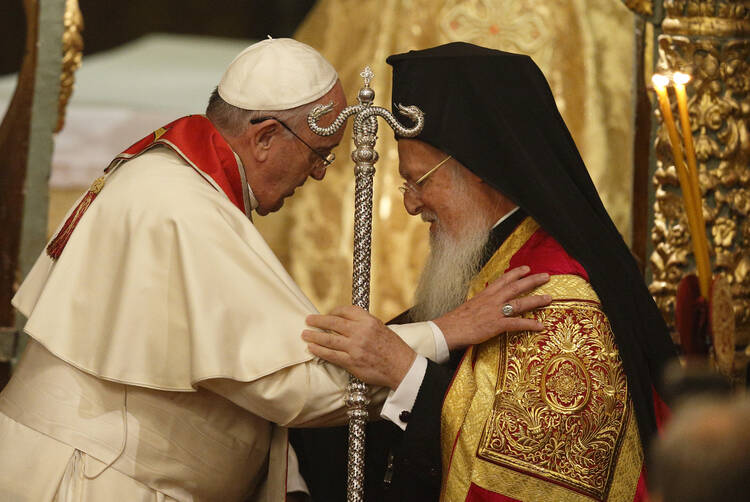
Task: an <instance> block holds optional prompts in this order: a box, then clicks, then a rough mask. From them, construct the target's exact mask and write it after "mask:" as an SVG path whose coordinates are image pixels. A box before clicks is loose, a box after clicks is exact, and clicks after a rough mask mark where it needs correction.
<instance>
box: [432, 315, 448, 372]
mask: <svg viewBox="0 0 750 502" xmlns="http://www.w3.org/2000/svg"><path fill="white" fill-rule="evenodd" d="M427 324H429V326H430V328H432V336H433V337H435V362H436V363H438V364H442V363H444V362H446V361H447V360H448V359H449V358H450V357H451V354H450V351H449V350H448V342H446V341H445V335H444V334H443V331H442V330H441V329H440V328H439V327H438V325H437V324H435V323H434V322H432V321H427Z"/></svg>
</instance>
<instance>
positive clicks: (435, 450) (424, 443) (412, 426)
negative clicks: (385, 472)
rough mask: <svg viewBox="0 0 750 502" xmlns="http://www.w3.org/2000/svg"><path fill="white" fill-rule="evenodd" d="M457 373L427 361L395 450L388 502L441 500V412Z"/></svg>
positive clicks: (447, 366)
mask: <svg viewBox="0 0 750 502" xmlns="http://www.w3.org/2000/svg"><path fill="white" fill-rule="evenodd" d="M453 372H454V371H453V367H452V365H440V364H436V363H434V362H432V361H429V360H428V361H427V371H426V373H425V377H424V380H423V381H422V385H421V386H420V388H419V394H417V400H416V401H415V403H414V407H413V408H412V412H411V415H410V417H409V420H408V422H407V427H406V431H405V432H404V433H403V436H402V437H401V438H400V441H397V442H395V444H394V445H393V448H392V452H393V458H392V461H393V472H392V479H391V483H390V487H387V488H386V489H385V494H386V496H385V497H384V500H388V501H393V502H396V501H399V502H401V501H404V502H407V501H409V502H411V501H414V500H422V501H425V502H430V501H437V500H438V499H439V498H440V480H441V473H442V468H441V456H440V412H441V409H442V407H443V398H444V397H445V392H446V391H447V389H448V386H449V385H450V382H451V379H452V378H453ZM386 486H387V483H386Z"/></svg>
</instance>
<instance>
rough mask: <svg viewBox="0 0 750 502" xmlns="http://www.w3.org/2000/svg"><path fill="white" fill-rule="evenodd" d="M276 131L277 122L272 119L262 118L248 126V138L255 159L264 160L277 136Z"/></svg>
mask: <svg viewBox="0 0 750 502" xmlns="http://www.w3.org/2000/svg"><path fill="white" fill-rule="evenodd" d="M278 132H279V124H278V123H277V122H276V121H274V120H264V121H263V122H260V123H258V124H253V125H251V126H250V127H248V131H247V134H248V136H249V137H248V139H249V141H250V146H251V147H252V149H253V154H254V155H255V158H256V160H259V161H264V160H266V158H267V157H268V154H269V151H270V150H271V145H272V144H273V142H274V141H276V139H277V138H278Z"/></svg>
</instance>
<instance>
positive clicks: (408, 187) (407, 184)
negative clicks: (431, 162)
mask: <svg viewBox="0 0 750 502" xmlns="http://www.w3.org/2000/svg"><path fill="white" fill-rule="evenodd" d="M451 158H453V157H452V156H450V155H448V156H447V157H446V158H444V159H443V160H441V161H440V162H439V163H438V165H436V166H435V167H433V168H432V169H430V170H429V171H427V172H426V173H424V174H423V175H422V176H420V177H419V179H418V180H417V181H414V182H411V181H404V184H403V185H401V186H400V187H398V189H399V190H401V193H402V194H404V195H406V193H407V192H411V194H412V195H419V194H420V192H421V189H422V183H424V181H425V180H426V179H427V178H429V177H430V176H431V175H432V174H433V173H434V172H435V171H437V170H438V168H440V166H442V165H443V164H445V163H446V162H448V161H449V160H450V159H451Z"/></svg>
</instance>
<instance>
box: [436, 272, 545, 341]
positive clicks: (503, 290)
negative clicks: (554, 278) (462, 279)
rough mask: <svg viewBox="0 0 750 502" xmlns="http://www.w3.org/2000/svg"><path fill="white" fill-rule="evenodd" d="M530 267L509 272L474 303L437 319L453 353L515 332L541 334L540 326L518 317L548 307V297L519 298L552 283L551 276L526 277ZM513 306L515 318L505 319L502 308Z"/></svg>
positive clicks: (493, 283) (478, 295)
mask: <svg viewBox="0 0 750 502" xmlns="http://www.w3.org/2000/svg"><path fill="white" fill-rule="evenodd" d="M529 271H530V269H529V267H527V266H525V265H524V266H522V267H517V268H514V269H512V270H509V271H508V272H506V273H505V274H503V275H502V276H500V277H499V278H498V279H496V280H495V281H493V282H492V283H491V284H490V285H489V286H487V287H486V288H485V289H484V290H483V291H482V292H480V293H478V294H477V295H475V296H474V297H473V298H472V299H471V300H469V301H467V302H466V303H464V304H463V305H460V306H459V307H456V309H455V310H452V311H451V312H448V313H447V314H445V315H443V316H441V317H438V318H437V319H435V320H434V322H435V324H437V325H438V327H439V328H440V330H441V331H442V332H443V335H444V336H445V341H446V342H447V343H448V348H449V349H450V350H453V349H457V348H461V347H466V346H469V345H475V344H478V343H482V342H484V341H485V340H489V339H490V338H492V337H493V336H495V335H497V334H499V333H504V332H508V331H509V332H513V331H541V330H542V329H544V326H542V324H541V323H539V322H537V321H535V320H533V319H524V318H521V317H518V314H521V313H523V312H527V311H529V310H533V309H535V308H538V307H543V306H545V305H548V304H549V303H550V301H551V300H552V297H550V296H549V295H534V296H520V295H523V294H525V293H528V292H529V291H532V290H533V289H534V288H537V287H538V286H541V285H542V284H544V283H546V282H547V281H549V274H534V275H530V276H527V277H526V274H528V273H529ZM506 303H510V304H511V305H512V306H513V312H514V315H513V317H505V316H504V315H503V312H502V308H503V305H505V304H506Z"/></svg>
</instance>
